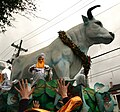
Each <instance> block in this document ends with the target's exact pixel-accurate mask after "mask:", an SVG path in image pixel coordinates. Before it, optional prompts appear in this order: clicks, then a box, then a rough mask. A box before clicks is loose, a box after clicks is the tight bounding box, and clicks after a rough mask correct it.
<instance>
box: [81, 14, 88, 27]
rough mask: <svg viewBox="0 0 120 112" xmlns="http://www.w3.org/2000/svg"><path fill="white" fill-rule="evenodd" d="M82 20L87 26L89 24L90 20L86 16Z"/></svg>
mask: <svg viewBox="0 0 120 112" xmlns="http://www.w3.org/2000/svg"><path fill="white" fill-rule="evenodd" d="M82 19H83V22H84V24H85V25H87V24H88V23H89V19H88V18H87V17H86V16H83V15H82Z"/></svg>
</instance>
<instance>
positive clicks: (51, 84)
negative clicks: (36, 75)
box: [46, 80, 58, 88]
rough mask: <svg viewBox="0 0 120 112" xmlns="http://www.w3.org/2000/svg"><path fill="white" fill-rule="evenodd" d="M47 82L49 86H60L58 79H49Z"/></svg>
mask: <svg viewBox="0 0 120 112" xmlns="http://www.w3.org/2000/svg"><path fill="white" fill-rule="evenodd" d="M46 84H47V85H48V86H51V87H53V88H57V87H58V84H57V80H51V81H49V82H46Z"/></svg>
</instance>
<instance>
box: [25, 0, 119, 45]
mask: <svg viewBox="0 0 120 112" xmlns="http://www.w3.org/2000/svg"><path fill="white" fill-rule="evenodd" d="M92 2H94V0H93V1H92ZM92 2H90V3H89V4H91V3H92ZM89 4H87V5H89ZM118 4H120V2H119V3H117V4H115V5H113V6H112V7H110V8H108V9H106V10H104V11H103V12H102V13H104V12H105V11H107V10H110V9H111V8H113V7H115V6H116V5H118ZM87 5H85V6H84V7H86V6H87ZM84 7H83V8H84ZM83 8H80V9H79V10H77V11H76V12H78V11H80V10H81V9H83ZM76 12H74V13H72V14H71V15H69V16H67V17H65V18H64V19H62V20H60V21H59V22H57V23H55V24H54V25H52V26H50V27H48V28H46V29H45V30H43V31H41V32H39V33H37V34H35V35H34V36H32V37H30V38H28V39H27V40H26V41H28V40H30V39H32V38H34V37H35V36H37V35H39V34H40V33H42V32H44V31H46V30H48V29H50V28H51V27H53V26H55V25H56V24H58V23H60V22H61V21H63V20H65V19H66V18H68V17H70V16H72V15H73V14H75V13H76ZM102 13H99V14H97V16H98V15H100V14H102ZM37 45H38V44H37Z"/></svg>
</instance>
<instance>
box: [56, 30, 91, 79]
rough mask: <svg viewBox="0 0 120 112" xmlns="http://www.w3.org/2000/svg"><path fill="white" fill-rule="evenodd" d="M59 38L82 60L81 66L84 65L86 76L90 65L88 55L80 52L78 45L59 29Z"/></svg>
mask: <svg viewBox="0 0 120 112" xmlns="http://www.w3.org/2000/svg"><path fill="white" fill-rule="evenodd" d="M58 33H59V38H60V39H61V41H62V42H63V43H64V44H65V45H67V46H68V47H70V48H71V49H72V51H73V53H74V54H75V55H77V56H78V57H79V58H80V59H81V61H82V66H83V67H84V75H85V76H86V77H87V75H88V72H89V69H90V66H91V59H90V56H86V55H85V54H84V52H82V51H81V50H80V49H79V47H78V46H77V45H76V44H75V43H73V42H72V40H70V39H69V38H68V37H67V35H66V33H65V32H64V31H59V32H58Z"/></svg>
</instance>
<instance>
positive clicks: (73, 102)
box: [15, 78, 82, 112]
mask: <svg viewBox="0 0 120 112" xmlns="http://www.w3.org/2000/svg"><path fill="white" fill-rule="evenodd" d="M69 84H70V83H69V82H68V84H67V85H65V80H64V79H62V78H60V79H59V80H58V88H57V89H56V92H57V93H58V94H59V95H61V97H62V101H63V103H64V106H62V107H61V109H59V110H58V111H57V112H71V111H72V110H73V109H74V108H75V107H77V106H80V105H82V99H81V98H80V97H79V96H75V97H72V98H69V97H68V86H69ZM15 89H16V90H17V91H18V92H19V94H20V96H21V100H20V102H19V110H18V112H50V111H49V110H44V109H40V104H39V102H38V101H36V100H35V101H33V108H32V109H27V107H28V105H29V103H28V102H29V98H30V95H31V94H32V93H33V91H34V89H35V87H32V88H31V89H29V87H28V81H27V79H26V80H23V79H22V81H19V89H18V88H17V87H15Z"/></svg>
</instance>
